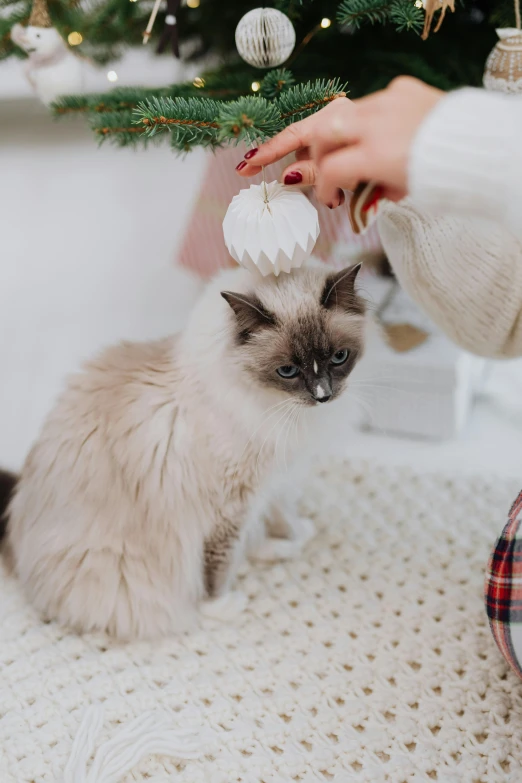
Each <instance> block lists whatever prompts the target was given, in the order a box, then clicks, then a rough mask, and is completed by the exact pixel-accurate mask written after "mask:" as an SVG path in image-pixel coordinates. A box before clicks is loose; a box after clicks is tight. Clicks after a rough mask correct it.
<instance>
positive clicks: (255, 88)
mask: <svg viewBox="0 0 522 783" xmlns="http://www.w3.org/2000/svg"><path fill="white" fill-rule="evenodd" d="M251 87H252V92H259V90H260V89H261V85H260V83H259V82H252V85H251Z"/></svg>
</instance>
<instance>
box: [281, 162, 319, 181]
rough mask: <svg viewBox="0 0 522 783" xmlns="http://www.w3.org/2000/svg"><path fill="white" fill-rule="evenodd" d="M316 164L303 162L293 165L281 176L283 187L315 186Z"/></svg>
mask: <svg viewBox="0 0 522 783" xmlns="http://www.w3.org/2000/svg"><path fill="white" fill-rule="evenodd" d="M315 171H316V169H315V163H313V162H312V161H311V160H302V161H299V162H296V163H291V164H290V165H289V166H287V167H286V169H285V170H284V171H283V173H282V174H281V182H282V183H283V185H314V184H315Z"/></svg>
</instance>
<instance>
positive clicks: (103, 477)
mask: <svg viewBox="0 0 522 783" xmlns="http://www.w3.org/2000/svg"><path fill="white" fill-rule="evenodd" d="M358 270H359V267H358V266H357V267H354V268H351V269H349V270H343V271H342V272H340V273H332V272H331V270H330V271H328V270H327V269H325V268H323V267H320V268H316V267H313V268H308V269H302V270H299V271H294V272H293V273H292V274H291V275H288V276H282V277H280V278H278V279H275V278H269V279H264V280H260V281H255V280H254V278H253V277H252V276H251V275H250V274H249V273H247V272H245V271H243V270H240V269H236V270H231V271H228V272H225V273H223V274H222V275H221V276H220V277H219V278H218V279H217V280H215V281H214V282H213V283H212V284H210V286H209V287H208V289H207V290H206V292H205V293H204V294H203V296H202V297H201V299H200V301H199V302H198V303H197V305H196V307H195V309H194V311H193V313H192V315H191V317H190V319H189V323H188V325H187V327H186V328H185V330H184V331H183V332H182V333H181V334H180V335H178V336H175V337H173V338H168V339H165V340H161V341H158V342H151V343H144V344H139V343H123V344H121V345H117V346H115V347H112V348H109V349H108V350H106V351H105V352H104V353H102V354H101V355H100V356H99V357H98V358H97V359H94V360H93V361H91V362H90V363H89V364H87V365H86V366H85V367H84V369H83V371H82V372H80V373H78V374H76V375H75V376H73V377H72V378H71V379H70V380H69V382H68V385H67V388H66V390H65V391H64V393H63V394H62V396H61V397H60V399H59V400H58V402H57V404H56V406H55V408H54V410H53V411H52V412H51V414H50V415H49V417H48V419H47V421H46V423H45V424H44V427H43V430H42V432H41V435H40V437H39V439H38V441H37V442H36V444H35V446H34V447H33V449H32V451H31V452H30V454H29V456H28V458H27V461H26V463H25V466H24V468H23V470H22V473H21V475H20V477H19V479H18V481H17V483H16V486H15V488H14V489H13V486H12V483H13V482H12V481H11V480H10V479H8V478H6V480H5V487H6V489H8V490H9V493H11V492H12V498H11V501H10V505H9V508H8V516H7V518H8V522H7V548H8V552H9V556H10V558H12V562H13V564H14V568H15V571H16V573H17V574H18V577H19V579H20V581H21V582H22V584H23V585H24V587H25V588H26V590H27V592H28V594H29V596H30V598H31V600H32V601H33V603H34V604H35V605H36V607H37V608H38V609H39V610H40V611H41V612H42V613H43V615H44V616H45V617H47V618H49V619H55V620H57V621H59V622H60V623H62V624H64V625H67V626H70V627H72V628H74V629H76V630H77V631H80V632H83V631H92V630H97V631H107V632H108V633H110V634H112V635H114V636H116V637H118V638H120V639H130V638H145V637H157V636H162V635H166V634H170V633H172V632H174V631H177V630H180V629H183V628H185V627H187V624H190V622H191V620H193V618H194V616H195V612H196V608H197V607H198V605H200V604H201V603H202V602H203V601H204V600H205V599H207V602H206V606H207V610H209V611H211V610H212V606H214V607H218V606H220V607H221V609H220V610H219V611H220V612H221V611H222V610H223V606H225V607H226V601H227V600H229V597H230V595H234V594H231V593H230V586H231V583H232V581H233V578H234V574H235V570H236V567H237V565H238V562H239V561H240V560H241V557H242V556H243V553H244V549H245V545H246V542H247V538H248V537H249V536H250V535H253V534H254V533H256V531H257V538H255V537H253V538H252V540H253V541H254V540H255V552H254V554H256V555H257V556H258V557H260V558H265V559H276V558H279V557H281V558H283V557H286V556H291V555H293V554H295V553H296V551H297V550H298V549H299V547H300V546H301V544H302V543H303V542H304V541H305V540H306V539H307V538H308V537H309V536H310V535H311V531H310V530H309V529H307V528H306V526H303V524H302V523H301V524H299V520H298V519H297V518H296V517H294V516H293V513H294V512H293V511H292V510H290V511H288V509H285V508H284V505H282V504H278V505H274V504H272V505H270V503H269V502H268V501H267V500H266V492H265V487H266V486H267V485H268V483H269V480H270V476H271V474H273V473H274V470H276V469H277V468H278V465H277V454H278V452H279V453H280V452H281V451H282V447H283V441H285V452H286V455H285V456H290V454H291V453H292V452H295V450H296V448H297V444H298V443H299V448H302V443H301V442H299V440H298V435H299V434H300V432H301V430H302V425H303V424H305V423H306V421H307V420H309V419H310V418H313V417H315V416H319V418H320V417H321V414H322V413H323V412H324V409H325V406H324V405H321V403H325V402H328V401H329V400H334V399H335V398H336V397H338V396H339V395H340V394H341V393H342V391H343V389H344V388H345V386H346V380H347V378H348V376H349V374H350V372H351V370H352V369H353V367H354V365H355V363H356V362H357V360H358V359H359V357H360V356H361V354H362V350H363V343H364V333H365V325H366V320H365V315H364V305H363V302H362V300H361V299H360V298H359V297H358V295H357V294H356V292H355V289H354V283H355V278H356V276H357V272H358ZM224 289H225V290H224ZM220 294H221V295H220ZM285 425H286V429H283V428H285ZM301 435H302V432H301ZM276 472H277V470H276ZM0 506H1V503H0ZM1 510H2V509H1V507H0V511H1ZM263 520H267V522H268V524H269V525H271V526H272V532H273V533H275V534H276V535H277V536H278V537H279V538H272V539H271V538H262V537H260V533H261V534H262V533H263V531H264V530H265V522H264V521H263ZM283 537H286V538H287V539H290V540H283ZM208 599H212V600H211V601H210V602H209V601H208ZM212 601H214V603H212ZM220 602H221V603H220ZM223 602H224V603H223ZM232 603H233V602H232Z"/></svg>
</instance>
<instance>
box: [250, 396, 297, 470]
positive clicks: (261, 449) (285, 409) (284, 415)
mask: <svg viewBox="0 0 522 783" xmlns="http://www.w3.org/2000/svg"><path fill="white" fill-rule="evenodd" d="M286 402H288V407H286V408H284V409H282V410H283V413H282V415H281V416H280V417H279V418H278V419H277V421H276V422H275V423H274V424H272V426H271V427H270V429H269V431H268V433H267V435H266V438H265V439H264V441H263V443H262V444H261V448H260V449H259V452H258V454H257V459H256V470H255V474H256V476H257V475H258V471H259V460H260V458H261V454H262V453H263V449H264V448H265V444H266V442H267V440H268V438H269V437H270V435H271V434H272V432H273V431H274V429H275V428H276V427H277V425H278V424H279V423H280V422H281V421H283V419H284V418H285V417H286V414H287V412H288V409H289V407H291V406H292V405H294V401H293V400H292V399H290V400H287V401H286ZM278 413H281V409H279V411H278Z"/></svg>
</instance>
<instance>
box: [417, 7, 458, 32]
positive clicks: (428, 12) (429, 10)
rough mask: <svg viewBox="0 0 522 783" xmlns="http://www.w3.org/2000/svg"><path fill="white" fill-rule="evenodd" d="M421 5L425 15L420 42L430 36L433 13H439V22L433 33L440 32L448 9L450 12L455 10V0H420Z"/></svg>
mask: <svg viewBox="0 0 522 783" xmlns="http://www.w3.org/2000/svg"><path fill="white" fill-rule="evenodd" d="M422 5H423V6H424V13H425V16H424V30H423V31H422V40H423V41H425V40H426V38H427V37H428V35H429V34H430V28H431V23H432V22H433V17H434V15H435V13H436V12H437V11H440V16H439V20H438V22H437V24H436V26H435V28H434V30H433V32H434V33H437V32H438V31H439V30H440V26H441V24H442V22H443V21H444V17H445V15H446V11H447V10H448V8H449V10H450V11H454V10H455V0H422Z"/></svg>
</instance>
